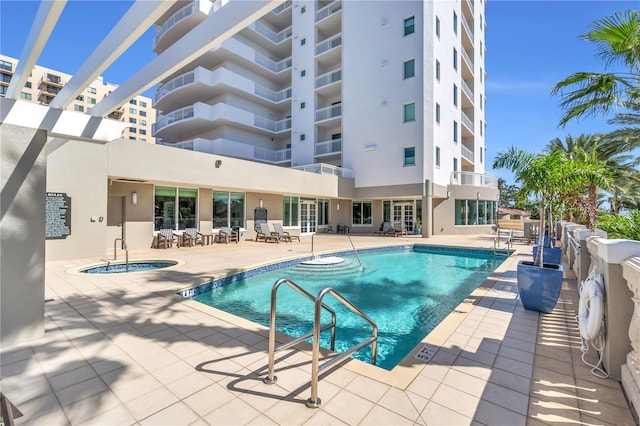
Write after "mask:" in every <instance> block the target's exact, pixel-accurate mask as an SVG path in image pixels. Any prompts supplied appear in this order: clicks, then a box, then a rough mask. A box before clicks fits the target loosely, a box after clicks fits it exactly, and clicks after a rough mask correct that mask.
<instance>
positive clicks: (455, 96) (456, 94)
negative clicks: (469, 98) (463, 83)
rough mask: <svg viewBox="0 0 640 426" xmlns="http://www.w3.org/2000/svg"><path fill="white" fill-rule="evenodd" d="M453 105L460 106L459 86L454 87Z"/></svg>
mask: <svg viewBox="0 0 640 426" xmlns="http://www.w3.org/2000/svg"><path fill="white" fill-rule="evenodd" d="M453 104H454V105H455V106H458V86H456V85H455V84H454V85H453Z"/></svg>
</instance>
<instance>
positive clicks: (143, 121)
mask: <svg viewBox="0 0 640 426" xmlns="http://www.w3.org/2000/svg"><path fill="white" fill-rule="evenodd" d="M134 120H135V118H134ZM134 123H135V121H134ZM139 123H140V125H141V126H146V125H147V120H140V121H139Z"/></svg>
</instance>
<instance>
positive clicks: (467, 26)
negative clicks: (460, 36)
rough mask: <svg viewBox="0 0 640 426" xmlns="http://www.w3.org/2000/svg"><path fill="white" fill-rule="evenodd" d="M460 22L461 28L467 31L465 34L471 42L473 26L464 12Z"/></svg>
mask: <svg viewBox="0 0 640 426" xmlns="http://www.w3.org/2000/svg"><path fill="white" fill-rule="evenodd" d="M461 22H462V28H464V30H465V31H466V32H467V35H468V36H469V40H470V41H471V43H472V44H473V27H472V26H471V25H470V24H469V22H468V21H467V18H465V16H464V14H463V15H462V19H461Z"/></svg>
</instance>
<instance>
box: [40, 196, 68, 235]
mask: <svg viewBox="0 0 640 426" xmlns="http://www.w3.org/2000/svg"><path fill="white" fill-rule="evenodd" d="M45 210H46V223H45V238H46V239H47V240H60V239H65V238H67V236H68V235H71V197H69V196H67V194H66V193H64V192H47V203H46V209H45Z"/></svg>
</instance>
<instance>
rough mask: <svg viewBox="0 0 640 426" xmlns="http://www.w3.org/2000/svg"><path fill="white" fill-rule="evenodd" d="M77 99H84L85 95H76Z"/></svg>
mask: <svg viewBox="0 0 640 426" xmlns="http://www.w3.org/2000/svg"><path fill="white" fill-rule="evenodd" d="M76 101H84V96H83V95H78V96H76Z"/></svg>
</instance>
